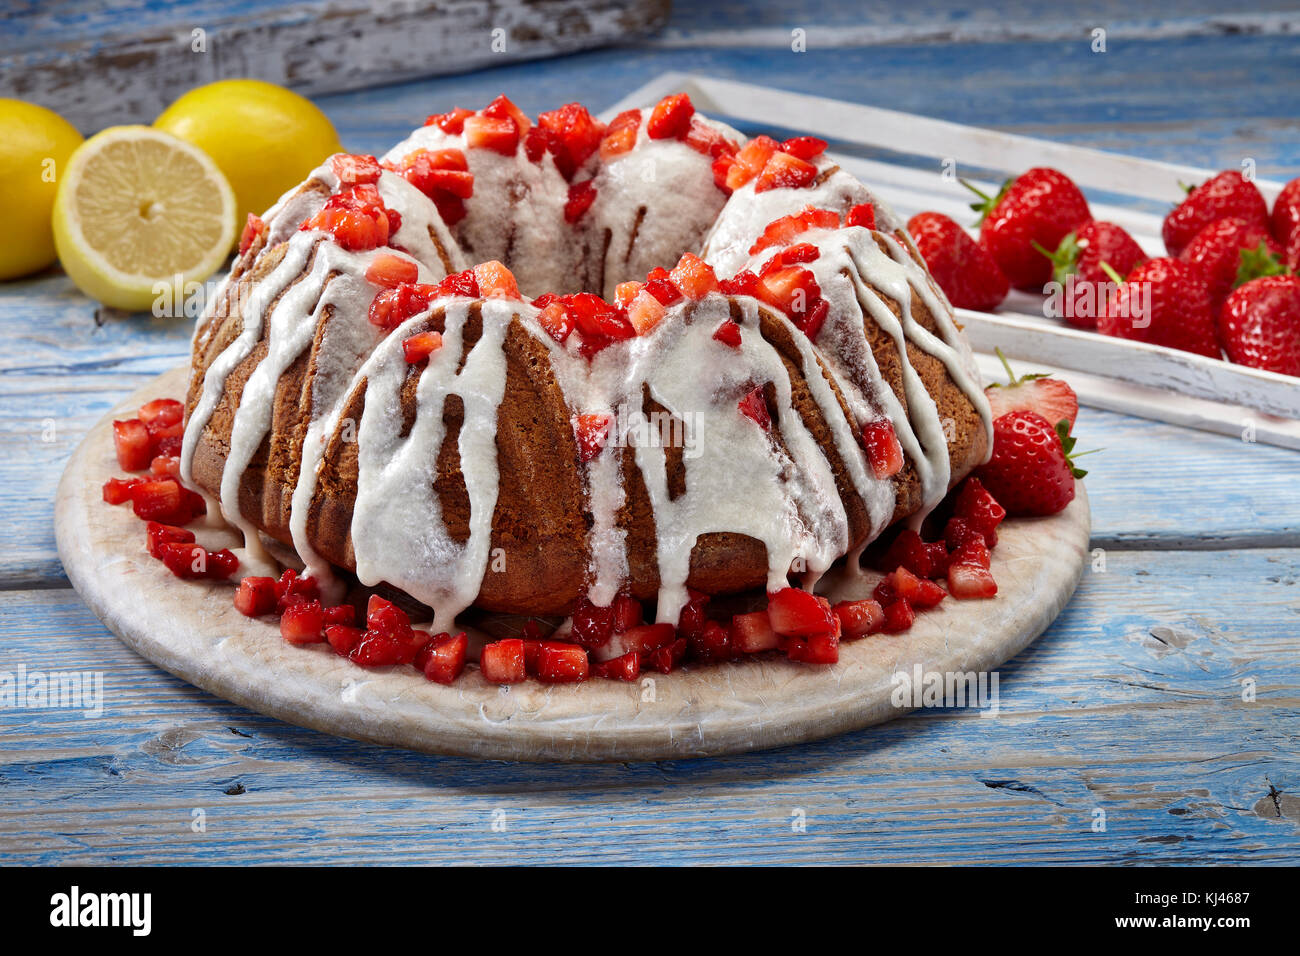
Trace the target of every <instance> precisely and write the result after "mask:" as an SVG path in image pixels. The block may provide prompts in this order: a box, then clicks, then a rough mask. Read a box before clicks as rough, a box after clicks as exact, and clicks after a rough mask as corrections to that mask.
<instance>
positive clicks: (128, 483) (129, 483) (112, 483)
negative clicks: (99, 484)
mask: <svg viewBox="0 0 1300 956" xmlns="http://www.w3.org/2000/svg"><path fill="white" fill-rule="evenodd" d="M147 480H148V479H145V478H110V479H108V481H106V482H104V487H103V490H102V492H101V494H102V495H103V498H104V501H105V502H107V503H108V504H110V505H120V504H124V503H125V502H128V501H130V500H131V494H132V492H134V490H135V489H136V488H138V487H139V486H140V485H142V484H144V483H145V481H147Z"/></svg>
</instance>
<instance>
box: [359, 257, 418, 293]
mask: <svg viewBox="0 0 1300 956" xmlns="http://www.w3.org/2000/svg"><path fill="white" fill-rule="evenodd" d="M419 277H420V267H419V266H417V265H416V264H415V261H414V260H412V259H407V258H404V257H403V256H397V255H393V254H392V253H391V252H384V253H380V254H379V255H377V256H375V257H374V258H373V259H371V260H370V265H368V266H366V281H367V282H369V283H370V284H371V285H377V286H379V287H380V288H381V289H394V288H396V287H397V286H399V285H403V284H411V283H414V282H415V281H416V280H417V279H419Z"/></svg>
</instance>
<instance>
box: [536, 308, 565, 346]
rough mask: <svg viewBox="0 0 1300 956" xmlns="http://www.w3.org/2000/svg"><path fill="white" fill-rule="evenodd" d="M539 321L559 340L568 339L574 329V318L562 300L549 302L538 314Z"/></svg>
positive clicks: (552, 336)
mask: <svg viewBox="0 0 1300 956" xmlns="http://www.w3.org/2000/svg"><path fill="white" fill-rule="evenodd" d="M537 321H538V323H540V324H541V326H542V328H544V329H545V330H546V332H547V334H548V335H550V337H551V338H553V339H555V341H557V342H563V341H564V340H565V339H567V338H568V337H569V335H570V334H571V333H572V332H573V329H574V322H573V319H572V318H570V317H569V310H568V309H566V308H565V307H564V303H562V302H550V303H547V305H546V306H545V307H544V308H543V309H542V311H541V313H540V314H539V315H538V316H537Z"/></svg>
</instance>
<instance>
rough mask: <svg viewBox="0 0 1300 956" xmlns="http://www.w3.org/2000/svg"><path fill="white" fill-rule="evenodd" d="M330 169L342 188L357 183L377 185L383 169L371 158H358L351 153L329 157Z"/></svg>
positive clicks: (377, 161)
mask: <svg viewBox="0 0 1300 956" xmlns="http://www.w3.org/2000/svg"><path fill="white" fill-rule="evenodd" d="M330 169H332V170H334V175H335V176H337V177H338V178H339V182H340V183H342V184H343V185H344V186H355V185H357V184H358V183H377V182H379V176H380V174H381V173H382V172H383V169H382V168H381V167H380V165H379V160H377V159H375V157H373V156H359V155H355V154H352V153H338V154H337V155H335V156H331V157H330Z"/></svg>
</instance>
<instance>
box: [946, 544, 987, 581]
mask: <svg viewBox="0 0 1300 956" xmlns="http://www.w3.org/2000/svg"><path fill="white" fill-rule="evenodd" d="M959 564H967V565H973V566H975V567H977V568H984V569H986V570H987V569H988V568H990V567H991V566H992V564H993V554H992V552H990V551H989V546H988V545H987V544H985V543H984V539H983V538H982V537H974V538H972V539H971V540H969V541H967V542H966V543H965V544H963V545H962V546H961V547H960V548H958V549H957V550H956V551H954V552H953V553H952V554H951V555H950V556H949V559H948V562H947V566H946V567H945V568H944V569H943V570H944V571H945V572H947V571H949V570H951V569H952V568H953V567H955V566H956V565H959Z"/></svg>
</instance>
